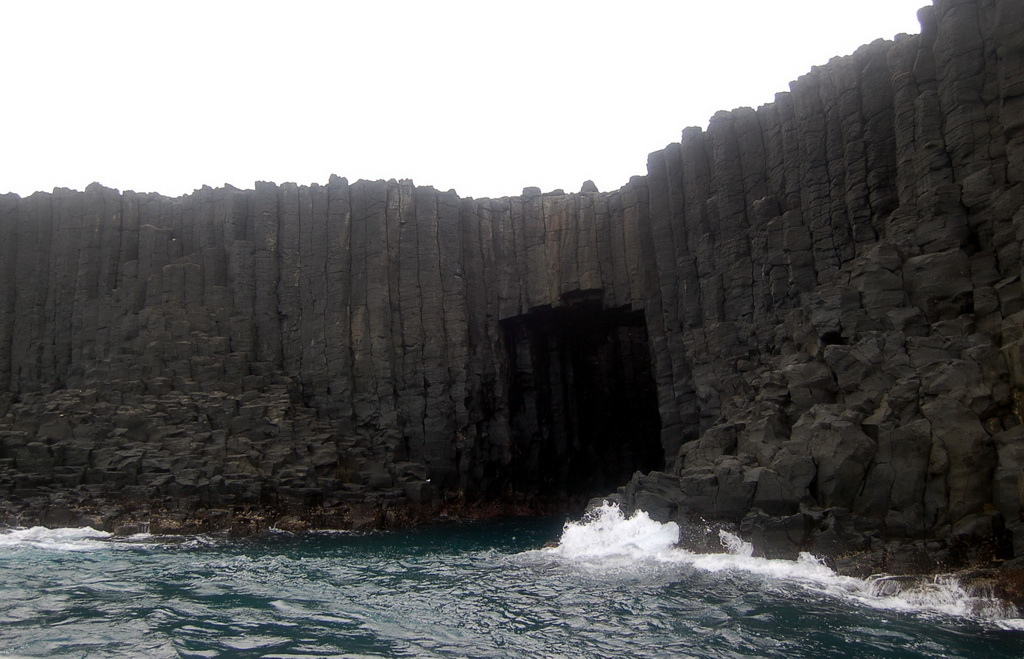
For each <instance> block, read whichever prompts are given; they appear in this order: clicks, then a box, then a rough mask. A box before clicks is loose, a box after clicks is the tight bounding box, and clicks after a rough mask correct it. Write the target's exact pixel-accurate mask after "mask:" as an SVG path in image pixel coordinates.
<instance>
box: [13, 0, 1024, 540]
mask: <svg viewBox="0 0 1024 659" xmlns="http://www.w3.org/2000/svg"><path fill="white" fill-rule="evenodd" d="M919 17H920V20H921V25H922V31H921V34H920V35H918V36H906V35H904V36H901V37H897V39H896V40H895V41H894V42H889V41H876V42H874V43H872V44H869V45H866V46H864V47H862V48H861V49H859V50H858V51H857V52H856V53H855V54H853V55H851V56H848V57H843V58H836V59H833V60H832V61H830V62H829V63H827V64H826V65H823V66H820V67H815V68H814V69H813V70H812V71H811V72H810V73H808V74H806V75H804V76H803V77H801V78H799V79H798V80H796V81H795V82H793V83H792V85H791V90H790V91H789V92H785V93H780V94H778V95H777V96H776V98H775V101H774V102H773V103H771V104H768V105H765V106H763V107H761V108H759V109H757V110H752V109H748V108H741V109H737V110H734V111H732V112H720V113H718V114H716V115H715V116H714V117H713V118H712V119H711V122H710V125H709V126H708V129H707V130H706V131H702V130H700V129H697V128H688V129H686V130H685V131H683V134H682V139H681V141H680V142H679V143H675V144H671V145H669V146H667V147H666V148H665V149H664V150H662V151H658V152H655V153H652V154H651V155H650V157H649V160H648V173H647V175H646V176H636V177H633V178H632V179H631V180H630V181H629V182H628V183H627V184H626V185H625V186H623V187H622V188H621V189H619V190H617V191H614V192H604V193H602V192H599V191H597V189H596V187H595V186H594V185H593V184H592V183H589V182H588V183H587V184H584V185H583V188H582V190H581V191H580V192H579V193H576V194H565V193H563V192H562V191H556V192H554V193H548V194H542V193H541V191H540V190H538V189H535V188H527V189H525V190H524V191H523V194H522V195H521V196H518V197H511V198H502V199H462V198H460V197H458V196H457V195H456V193H455V192H454V191H448V192H441V191H438V190H434V189H432V188H426V187H416V186H414V185H413V184H412V182H410V181H395V180H392V181H386V182H385V181H372V182H371V181H358V182H355V183H349V182H348V181H347V180H346V179H343V178H337V177H332V178H331V180H330V181H329V182H328V183H327V184H326V185H311V186H308V187H307V186H297V185H295V184H290V183H289V184H283V185H275V184H271V183H257V184H256V186H255V189H253V190H237V189H234V188H231V187H226V188H220V189H211V188H203V189H201V190H197V191H195V192H194V193H193V194H191V195H188V196H184V197H179V198H176V199H170V198H166V197H162V196H159V195H155V194H137V193H134V192H124V193H119V192H117V191H115V190H110V189H106V188H103V187H101V186H99V185H95V184H94V185H92V186H89V187H88V188H87V189H86V190H85V191H84V192H76V191H71V190H65V189H58V190H54V191H53V193H52V194H42V193H37V194H35V195H32V196H30V197H27V198H19V197H17V196H15V195H5V196H0V281H2V282H3V285H2V286H0V388H2V389H3V391H5V392H6V394H5V397H4V398H3V399H2V400H0V497H2V499H3V500H4V501H5V503H4V505H5V507H6V510H7V515H8V518H9V519H15V520H17V519H18V515H21V516H22V517H21V518H23V519H26V518H27V517H30V516H32V515H35V516H36V517H42V518H49V519H60V518H61V517H62V516H64V517H67V516H69V515H71V516H73V515H74V514H76V513H74V511H75V510H79V509H83V508H82V507H89V506H92V507H93V508H97V507H102V505H108V504H109V505H112V506H128V507H131V506H132V505H135V506H137V507H138V506H143V505H146V506H153V507H159V508H160V509H161V510H165V511H177V514H178V515H179V517H181V516H185V515H187V514H192V513H193V512H194V511H197V510H204V509H224V510H228V511H233V513H232V514H235V515H241V514H243V513H244V512H245V511H260V510H262V511H268V510H270V511H275V514H279V515H286V514H287V515H296V516H299V517H302V516H305V517H304V518H306V519H314V518H316V519H324V520H327V521H330V522H337V521H338V520H341V521H343V522H345V521H347V522H352V521H353V520H354V519H355V518H357V517H359V515H360V514H362V515H363V516H364V517H365V510H366V509H367V508H366V507H367V506H369V507H371V508H372V509H373V510H374V511H377V512H375V513H373V514H375V515H376V514H379V511H381V510H387V509H392V508H396V507H401V506H409V505H412V506H417V505H418V506H425V507H431V506H433V507H434V508H431V509H432V510H435V511H436V510H438V508H437V506H439V505H443V504H444V503H445V502H448V503H452V502H478V503H481V504H487V503H488V502H506V503H510V505H511V504H512V503H514V504H515V505H519V504H522V503H524V502H529V501H548V502H551V501H556V502H561V503H563V504H565V503H567V502H571V501H574V500H576V499H575V498H576V497H584V498H586V497H589V496H593V495H595V494H598V493H601V492H608V491H611V490H613V489H614V488H615V487H616V486H618V485H621V484H622V483H624V482H626V481H629V484H628V485H626V486H625V487H623V488H622V489H621V490H620V492H619V493H618V494H616V495H615V496H616V497H617V498H619V499H620V500H621V501H622V502H623V503H624V504H625V505H627V507H643V508H646V509H648V510H651V511H652V512H654V513H655V515H656V516H658V517H660V518H663V519H668V518H676V519H690V518H692V517H693V516H702V517H704V518H707V519H715V520H721V521H724V522H726V523H731V524H734V525H736V526H737V527H738V528H739V529H741V530H744V531H745V532H746V533H748V534H749V535H753V536H756V537H761V538H763V539H764V540H765V543H766V545H770V546H771V547H773V548H774V549H772V551H777V552H779V553H786V552H788V551H795V550H798V549H811V550H814V551H817V552H819V553H823V554H829V555H840V554H843V553H845V552H850V551H855V550H860V549H879V548H885V547H887V546H888V545H887V543H891V541H893V540H915V541H918V542H919V543H924V544H922V546H926V549H927V552H930V553H929V555H930V556H933V557H935V556H938V557H940V558H943V559H949V560H953V559H954V558H956V556H959V555H961V554H963V553H964V552H968V553H969V552H970V551H981V550H976V549H974V548H978V547H982V548H987V549H986V551H991V552H993V553H994V554H996V555H1000V556H1005V557H1010V556H1024V518H1022V511H1024V435H1022V427H1024V426H1022V421H1024V420H1022V413H1024V410H1022V405H1024V402H1022V401H1024V288H1022V279H1021V277H1022V260H1021V249H1022V243H1024V4H1022V3H1020V2H1018V1H1016V0H935V3H934V6H931V7H926V8H924V9H922V10H921V12H920V14H919ZM634 472H638V474H637V475H636V476H635V477H633V478H632V480H630V476H631V474H633V473H634ZM360 506H362V507H363V508H359V507H360ZM357 509H358V510H364V513H358V510H357ZM354 510H355V511H357V512H352V511H354ZM26 511H30V512H26ZM69 511H70V512H69ZM337 511H346V512H345V513H344V515H342V514H341V513H338V512H337ZM334 513H337V515H336V516H335V517H330V516H331V515H332V514H334ZM346 515H347V517H346ZM316 516H320V517H319V518H317V517H316ZM324 516H326V517H324ZM360 519H362V518H360ZM375 519H377V518H375ZM929 543H930V544H929ZM958 552H959V553H958Z"/></svg>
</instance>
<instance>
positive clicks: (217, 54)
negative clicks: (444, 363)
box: [0, 0, 930, 197]
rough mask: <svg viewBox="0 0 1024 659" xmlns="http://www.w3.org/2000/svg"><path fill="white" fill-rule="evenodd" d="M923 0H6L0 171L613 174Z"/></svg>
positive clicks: (247, 182)
mask: <svg viewBox="0 0 1024 659" xmlns="http://www.w3.org/2000/svg"><path fill="white" fill-rule="evenodd" d="M926 4H930V0H704V1H701V2H696V1H694V0H676V1H674V2H670V1H667V0H665V1H645V0H630V1H625V0H623V1H619V2H608V1H603V0H587V1H565V0H563V1H560V0H546V1H544V2H536V1H533V0H516V1H514V2H513V1H505V0H500V1H499V0H477V1H475V2H455V1H445V0H436V1H426V0H421V1H420V2H412V1H402V0H388V1H387V2H365V1H362V2H340V1H339V2H313V1H306V0H289V1H288V2H283V1H282V2H262V1H257V0H246V1H238V2H236V1H218V0H203V1H200V2H194V1H191V0H172V1H164V0H159V1H158V0H132V1H130V2H113V1H111V2H100V1H93V2H89V1H86V0H76V1H44V0H3V1H2V2H0V26H2V28H0V30H2V32H0V74H2V77H0V81H2V82H0V84H2V85H3V90H4V92H3V95H2V97H0V192H16V193H18V194H21V195H28V194H31V193H32V192H33V191H35V190H47V191H49V190H51V189H52V188H54V187H70V188H75V189H79V190H81V189H84V188H85V186H86V185H88V184H89V183H91V182H93V181H99V182H100V183H102V184H104V185H107V186H110V187H114V188H118V189H121V190H137V191H140V192H142V191H147V192H148V191H155V192H161V193H163V194H167V195H171V196H176V195H180V194H185V193H188V192H191V191H192V190H193V189H195V188H198V187H200V186H202V185H203V184H209V185H211V186H214V187H217V186H220V185H223V184H224V183H230V184H232V185H235V186H237V187H240V188H251V187H252V186H253V183H254V182H255V181H257V180H267V181H275V182H278V183H282V182H285V181H294V182H297V183H300V184H308V183H314V182H319V183H325V182H326V181H327V178H328V177H329V176H330V174H332V173H334V174H338V175H340V176H346V177H348V178H349V180H351V181H355V180H357V179H360V178H369V179H377V178H385V179H387V178H411V179H413V180H414V181H415V182H416V183H417V184H419V185H433V186H435V187H437V188H440V189H442V190H447V189H449V188H455V189H456V190H457V191H458V193H459V194H460V195H461V196H463V197H466V196H473V197H485V196H489V197H498V196H504V195H514V194H519V193H520V192H521V190H522V188H523V187H525V186H538V187H540V188H541V189H543V190H545V191H549V190H553V189H556V188H563V189H565V190H566V191H567V192H574V191H577V190H579V188H580V185H581V184H582V182H583V181H585V180H586V179H593V180H594V181H595V182H596V183H597V185H598V187H599V188H600V189H602V190H612V189H617V188H618V187H620V186H621V185H623V184H625V183H626V181H627V180H628V179H629V177H630V176H631V175H633V174H644V173H646V161H647V154H648V153H649V152H651V151H655V150H657V149H661V148H663V147H664V146H665V145H666V144H668V143H669V142H675V141H678V139H679V135H680V132H681V131H682V129H683V128H685V127H686V126H694V125H696V126H701V127H706V126H707V123H708V119H709V118H710V117H711V115H713V114H714V113H715V112H716V111H717V110H730V109H733V108H736V107H740V106H750V107H757V106H759V105H763V104H764V103H767V102H770V101H772V100H773V98H774V95H775V93H776V92H779V91H785V90H788V88H789V82H790V81H792V80H795V79H796V78H798V77H799V76H801V75H803V74H804V73H806V72H807V71H809V70H810V68H811V67H812V66H814V65H818V64H824V63H825V62H827V61H828V60H829V59H830V58H831V57H832V56H835V55H847V54H850V53H852V52H853V51H854V50H855V49H856V48H857V47H858V46H859V45H861V44H864V43H868V42H870V41H873V40H874V39H876V38H886V39H891V38H892V37H893V36H894V35H895V34H898V33H901V32H906V33H910V34H916V33H918V32H919V31H920V28H919V25H918V22H917V9H918V8H919V7H921V6H923V5H926Z"/></svg>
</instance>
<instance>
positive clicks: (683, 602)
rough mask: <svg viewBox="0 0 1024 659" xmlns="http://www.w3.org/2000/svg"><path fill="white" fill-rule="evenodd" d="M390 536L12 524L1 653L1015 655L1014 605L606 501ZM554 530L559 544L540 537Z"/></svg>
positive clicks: (0, 602)
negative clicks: (901, 584)
mask: <svg viewBox="0 0 1024 659" xmlns="http://www.w3.org/2000/svg"><path fill="white" fill-rule="evenodd" d="M564 522H565V520H563V519H553V518H546V519H521V520H507V521H501V522H493V523H472V524H461V525H451V526H442V527H433V528H425V529H416V530H410V531H403V532H388V533H369V534H351V533H315V534H302V535H290V534H284V533H273V534H268V535H266V536H264V537H260V538H252V539H245V540H227V539H217V538H206V537H199V538H195V537H193V538H177V537H158V536H149V535H141V536H133V537H130V538H112V537H110V536H108V535H107V534H104V533H101V532H98V531H93V530H91V529H63V530H60V529H58V530H48V529H41V528H35V529H20V530H9V531H7V532H3V533H0V575H2V577H0V655H2V656H12V657H18V656H30V657H41V656H46V657H150V658H156V657H179V656H180V657H631V656H632V657H991V658H995V657H1022V656H1024V621H1022V620H1021V618H1020V615H1019V613H1018V612H1016V611H1014V610H1012V608H1008V607H1006V606H1003V605H1001V604H999V603H998V602H995V601H993V600H987V599H984V598H977V597H972V596H971V595H969V594H968V593H966V592H964V591H963V589H960V588H959V587H958V586H957V585H956V584H955V583H951V582H948V581H943V580H939V581H937V582H932V583H927V584H922V585H921V586H920V587H917V588H914V589H907V590H904V591H902V592H895V591H894V590H893V588H892V587H891V584H890V585H889V586H886V583H887V582H885V581H884V580H882V581H875V580H858V579H851V578H847V577H841V576H838V575H836V574H834V573H833V572H832V571H831V570H829V569H828V568H826V567H825V566H824V565H822V564H821V563H820V562H818V561H816V560H815V559H813V557H803V558H802V559H801V560H799V561H780V560H767V559H763V558H757V557H755V556H753V555H751V553H752V552H751V549H752V548H751V547H750V546H749V545H747V544H746V543H743V542H742V541H740V540H739V539H738V538H735V537H732V536H729V535H728V534H723V535H722V540H723V551H722V553H720V554H704V555H696V554H690V553H688V552H685V551H683V550H681V549H677V548H674V547H673V546H672V544H673V542H674V540H675V537H676V535H677V534H678V531H679V530H678V528H677V527H675V525H672V524H668V525H663V524H658V523H656V522H652V521H650V520H649V519H647V518H646V516H644V515H640V516H637V517H634V518H632V519H629V520H627V519H623V518H622V516H621V515H619V514H618V511H617V510H615V509H611V508H607V509H605V510H603V511H602V512H601V514H599V515H597V516H595V517H594V518H593V519H590V520H588V521H585V522H580V523H570V524H567V525H565V526H564V527H563V523H564ZM550 541H559V543H560V544H559V545H558V546H555V547H545V546H544V545H545V544H546V543H549V542H550Z"/></svg>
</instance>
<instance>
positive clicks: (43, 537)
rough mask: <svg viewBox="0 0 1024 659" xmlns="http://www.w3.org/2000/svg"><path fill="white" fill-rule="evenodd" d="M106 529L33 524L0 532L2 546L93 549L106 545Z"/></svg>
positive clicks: (57, 549) (70, 549)
mask: <svg viewBox="0 0 1024 659" xmlns="http://www.w3.org/2000/svg"><path fill="white" fill-rule="evenodd" d="M109 538H110V534H109V533H107V532H106V531H97V530H96V529H94V528H91V527H89V526H84V527H80V528H69V529H48V528H46V527H43V526H33V527H32V528H28V529H11V530H8V531H3V532H0V548H3V549H6V548H17V547H34V548H36V549H48V550H53V551H91V550H94V549H97V548H99V547H102V546H104V545H106V543H105V542H103V541H105V540H107V539H109Z"/></svg>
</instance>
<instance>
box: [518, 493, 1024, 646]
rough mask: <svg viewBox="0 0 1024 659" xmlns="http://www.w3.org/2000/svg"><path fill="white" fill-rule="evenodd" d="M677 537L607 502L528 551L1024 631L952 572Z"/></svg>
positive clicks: (728, 539)
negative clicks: (710, 575)
mask: <svg viewBox="0 0 1024 659" xmlns="http://www.w3.org/2000/svg"><path fill="white" fill-rule="evenodd" d="M678 539H679V526H678V525H677V524H675V523H674V522H668V523H665V524H662V523H659V522H656V521H654V520H652V519H651V518H650V516H649V515H648V514H647V513H646V512H644V511H637V512H636V513H635V514H634V515H633V516H631V517H628V518H627V517H625V516H624V515H623V514H622V512H621V511H620V510H619V508H618V506H616V505H614V504H610V503H608V502H605V503H604V504H603V505H602V506H601V507H600V508H597V509H595V510H593V511H591V512H590V513H588V515H587V516H586V517H584V519H582V520H580V521H579V522H567V523H566V524H565V527H564V529H563V531H562V538H561V540H560V541H559V543H558V545H557V546H555V547H549V548H546V549H542V550H539V551H538V552H529V553H530V554H533V555H536V556H545V557H549V558H554V559H556V560H559V561H562V562H566V563H570V564H574V565H578V566H582V567H585V568H587V569H608V568H613V569H616V570H622V569H624V568H626V569H629V568H630V567H632V569H642V566H643V564H645V563H646V564H648V565H649V564H651V563H656V564H666V563H675V564H681V565H689V566H692V567H694V568H696V569H698V570H703V571H706V572H723V571H733V572H743V573H747V574H751V575H757V576H761V577H765V578H769V579H773V580H782V581H786V582H789V583H793V584H796V585H800V586H803V587H806V588H808V589H810V590H813V591H815V592H819V593H824V594H827V595H829V596H832V597H837V598H841V599H845V600H847V601H852V602H855V603H858V604H861V605H865V606H869V607H872V608H877V609H887V610H892V611H908V612H915V613H924V614H936V613H938V614H945V615H952V616H958V617H968V618H972V619H975V620H981V621H987V622H991V623H994V624H997V625H998V626H1000V627H1003V628H1006V629H1024V619H1021V618H1020V617H1019V615H1020V614H1019V613H1018V612H1017V610H1016V609H1015V608H1014V607H1013V606H1012V605H1010V604H1008V603H1005V602H1002V601H1001V600H998V599H996V598H994V597H984V596H978V595H976V594H972V593H971V592H969V591H968V590H967V589H965V588H964V587H963V586H962V585H961V584H960V583H959V582H958V581H957V580H956V579H955V578H954V577H951V576H937V577H934V578H928V579H925V578H921V579H913V578H896V577H891V576H885V575H880V576H875V577H871V578H869V579H857V578H854V577H846V576H842V575H839V574H837V573H836V572H835V571H833V570H832V569H831V568H829V567H828V566H827V565H825V564H824V562H822V561H821V560H820V559H818V558H816V557H815V556H813V555H811V554H808V553H802V554H800V556H799V557H798V558H797V560H795V561H793V560H783V559H768V558H760V557H756V556H754V555H753V553H754V547H753V546H752V545H751V544H750V543H749V542H746V541H744V540H743V539H741V538H740V537H738V536H737V535H735V534H733V533H729V532H727V531H720V532H719V541H720V542H721V543H722V547H723V549H724V550H725V551H724V552H723V553H718V554H695V553H693V552H690V551H687V550H685V549H681V548H679V547H676V543H677V542H678Z"/></svg>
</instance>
